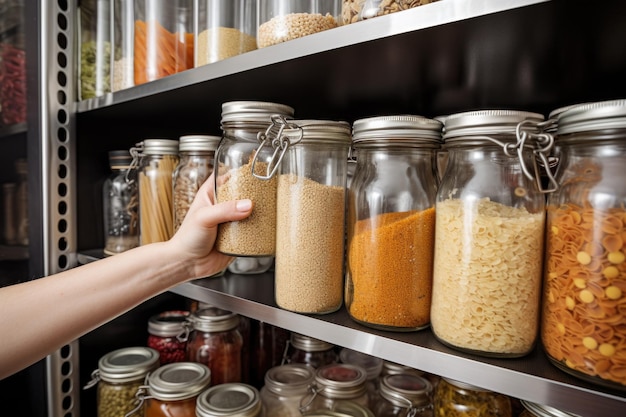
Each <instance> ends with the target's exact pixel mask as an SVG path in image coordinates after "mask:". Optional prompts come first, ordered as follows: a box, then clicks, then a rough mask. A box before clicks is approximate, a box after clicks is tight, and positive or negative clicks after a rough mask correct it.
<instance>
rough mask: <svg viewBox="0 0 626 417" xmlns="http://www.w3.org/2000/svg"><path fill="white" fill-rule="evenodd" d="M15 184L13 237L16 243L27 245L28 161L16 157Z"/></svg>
mask: <svg viewBox="0 0 626 417" xmlns="http://www.w3.org/2000/svg"><path fill="white" fill-rule="evenodd" d="M15 173H16V174H17V185H16V189H15V237H16V239H17V241H16V243H17V244H18V245H21V246H28V161H27V160H26V159H25V158H18V159H17V160H16V161H15Z"/></svg>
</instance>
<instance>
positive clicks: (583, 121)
mask: <svg viewBox="0 0 626 417" xmlns="http://www.w3.org/2000/svg"><path fill="white" fill-rule="evenodd" d="M557 123H558V128H557V133H558V135H559V136H560V135H565V134H569V133H577V132H589V131H594V130H601V129H623V128H626V99H622V100H609V101H600V102H595V103H585V104H580V105H576V106H573V107H572V108H570V109H569V110H567V111H564V112H563V113H561V114H560V115H559V117H558V119H557Z"/></svg>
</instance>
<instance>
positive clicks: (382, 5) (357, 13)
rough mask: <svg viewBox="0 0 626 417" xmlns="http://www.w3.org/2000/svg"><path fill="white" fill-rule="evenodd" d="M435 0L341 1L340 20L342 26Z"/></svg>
mask: <svg viewBox="0 0 626 417" xmlns="http://www.w3.org/2000/svg"><path fill="white" fill-rule="evenodd" d="M435 1H437V0H343V3H342V6H341V20H342V23H343V24H344V25H347V24H349V23H355V22H360V21H362V20H366V19H371V18H372V17H376V16H384V15H387V14H390V13H396V12H401V11H402V10H408V9H411V8H413V7H417V6H421V5H424V4H429V3H434V2H435Z"/></svg>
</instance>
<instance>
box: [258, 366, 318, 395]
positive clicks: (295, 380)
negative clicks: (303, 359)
mask: <svg viewBox="0 0 626 417" xmlns="http://www.w3.org/2000/svg"><path fill="white" fill-rule="evenodd" d="M314 379H315V369H314V368H313V367H312V366H309V365H305V364H301V363H290V364H287V365H279V366H275V367H273V368H270V369H268V371H267V372H266V373H265V387H266V388H267V389H268V390H270V391H272V392H274V393H276V394H279V395H280V394H284V393H285V392H293V391H303V392H306V390H307V389H308V388H309V386H310V385H311V384H312V382H313V380H314Z"/></svg>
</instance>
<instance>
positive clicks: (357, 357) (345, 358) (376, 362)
mask: <svg viewBox="0 0 626 417" xmlns="http://www.w3.org/2000/svg"><path fill="white" fill-rule="evenodd" d="M339 361H340V362H342V363H350V364H352V365H358V366H360V367H362V368H363V369H365V372H366V374H367V381H366V383H365V384H366V385H367V396H368V399H369V408H370V409H372V410H373V409H374V406H375V405H376V404H377V403H378V401H379V399H380V396H379V383H378V381H379V378H380V373H381V372H382V370H383V362H384V361H383V360H382V359H381V358H377V357H376V356H371V355H367V354H365V353H361V352H358V351H356V350H352V349H348V348H343V349H341V351H340V352H339Z"/></svg>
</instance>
